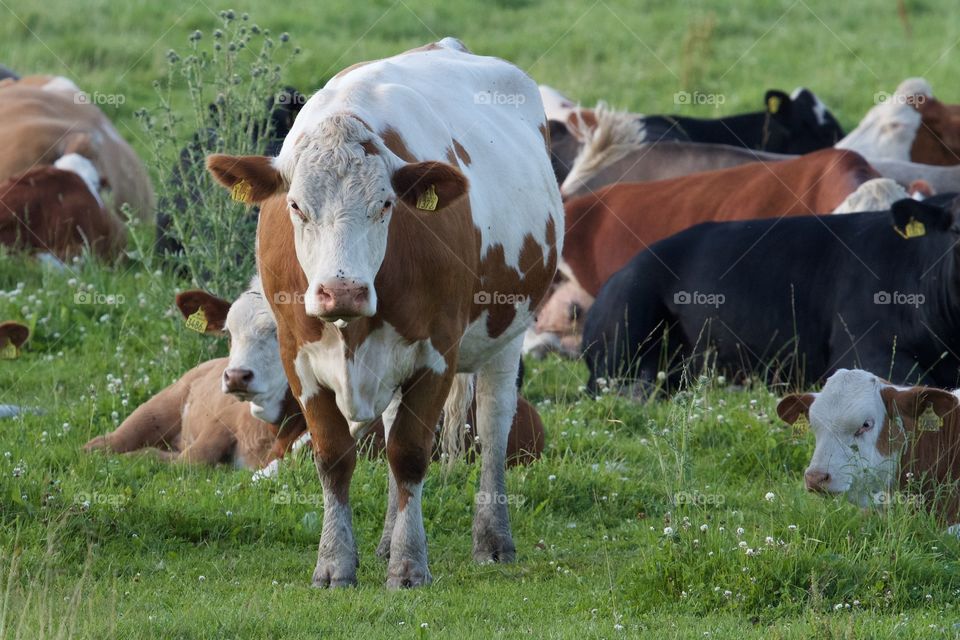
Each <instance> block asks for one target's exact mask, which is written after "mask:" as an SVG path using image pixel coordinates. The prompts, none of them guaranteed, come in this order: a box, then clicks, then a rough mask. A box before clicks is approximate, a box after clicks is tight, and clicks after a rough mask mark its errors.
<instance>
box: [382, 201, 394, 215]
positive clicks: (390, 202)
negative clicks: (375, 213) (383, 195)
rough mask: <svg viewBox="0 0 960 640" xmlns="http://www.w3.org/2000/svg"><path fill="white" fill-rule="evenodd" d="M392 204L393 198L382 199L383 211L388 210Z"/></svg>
mask: <svg viewBox="0 0 960 640" xmlns="http://www.w3.org/2000/svg"><path fill="white" fill-rule="evenodd" d="M392 206H393V200H384V201H383V212H384V213H386V212H387V211H390V207H392Z"/></svg>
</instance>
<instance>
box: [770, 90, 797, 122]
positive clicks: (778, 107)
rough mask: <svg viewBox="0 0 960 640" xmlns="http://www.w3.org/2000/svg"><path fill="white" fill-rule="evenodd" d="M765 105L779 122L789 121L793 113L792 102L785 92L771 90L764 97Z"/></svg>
mask: <svg viewBox="0 0 960 640" xmlns="http://www.w3.org/2000/svg"><path fill="white" fill-rule="evenodd" d="M763 104H764V105H765V106H766V111H767V113H769V114H770V115H771V116H773V117H775V118H777V119H779V120H788V119H789V118H790V112H791V106H792V105H791V100H790V96H788V95H787V94H786V93H784V92H783V91H780V90H778V89H770V90H769V91H767V94H766V95H765V96H764V97H763Z"/></svg>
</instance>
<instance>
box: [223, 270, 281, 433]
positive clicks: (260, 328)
mask: <svg viewBox="0 0 960 640" xmlns="http://www.w3.org/2000/svg"><path fill="white" fill-rule="evenodd" d="M225 328H226V330H227V332H228V333H229V334H230V362H229V364H228V365H227V368H226V369H225V370H224V372H223V382H222V388H223V392H224V393H231V394H233V395H235V396H236V397H238V398H240V399H242V400H247V401H249V402H250V405H251V406H250V411H251V413H252V414H253V415H254V417H256V418H259V419H260V420H264V421H266V422H271V423H277V422H278V421H279V420H280V417H281V414H282V412H283V404H284V399H285V397H286V394H287V388H288V384H287V376H286V373H285V372H284V370H283V363H282V362H281V361H280V343H279V342H278V341H277V323H276V320H275V319H274V317H273V314H272V313H271V312H270V306H269V305H268V304H267V301H266V299H265V298H264V296H263V293H262V292H260V291H259V287H258V288H256V289H251V290H249V291H245V292H244V293H243V294H242V295H241V296H240V297H239V298H237V300H236V301H235V302H234V303H233V304H232V305H231V306H230V311H229V312H228V313H227V318H226V326H225Z"/></svg>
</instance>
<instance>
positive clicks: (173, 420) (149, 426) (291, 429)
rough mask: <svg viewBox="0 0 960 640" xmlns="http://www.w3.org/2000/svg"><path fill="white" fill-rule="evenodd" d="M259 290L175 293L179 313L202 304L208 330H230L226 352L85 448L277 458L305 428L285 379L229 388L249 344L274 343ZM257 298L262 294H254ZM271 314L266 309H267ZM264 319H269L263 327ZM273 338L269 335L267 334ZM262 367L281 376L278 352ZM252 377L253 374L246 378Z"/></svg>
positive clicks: (257, 463) (250, 461)
mask: <svg viewBox="0 0 960 640" xmlns="http://www.w3.org/2000/svg"><path fill="white" fill-rule="evenodd" d="M258 295H259V294H258V293H257V292H255V291H254V292H249V291H248V292H246V293H244V294H243V295H241V296H240V298H239V299H238V300H237V301H236V302H235V303H234V304H233V305H231V304H230V303H228V302H226V301H224V300H220V299H219V298H214V297H212V296H209V295H208V294H205V293H203V292H200V291H186V292H184V293H182V294H180V295H179V296H177V306H178V307H179V308H180V311H181V312H182V313H183V314H184V316H190V315H192V314H194V313H196V311H197V310H198V309H200V308H202V309H203V310H204V315H205V318H206V321H207V324H206V331H207V332H208V333H214V334H220V333H222V332H224V331H229V332H230V335H231V337H232V338H233V340H232V342H231V348H230V357H229V358H217V359H215V360H209V361H207V362H204V363H202V364H200V365H198V366H196V367H194V368H193V369H191V370H190V371H188V372H187V373H186V374H184V375H183V376H182V377H181V378H180V379H179V380H177V381H176V382H174V383H173V384H172V385H170V386H169V387H167V388H165V389H164V390H163V391H161V392H160V393H158V394H157V395H155V396H153V397H152V398H151V399H150V400H148V401H147V402H145V403H143V404H142V405H140V406H139V407H137V409H136V410H135V411H134V412H133V413H131V414H130V416H128V417H127V419H126V420H124V421H123V423H122V424H121V425H120V426H119V427H118V428H117V429H116V430H114V431H113V432H111V433H108V434H106V435H103V436H98V437H96V438H94V439H92V440H90V442H88V443H87V444H86V445H84V449H85V450H87V451H91V450H95V449H108V450H110V451H113V452H115V453H130V452H133V451H138V450H141V449H150V450H151V451H152V453H154V454H156V455H157V456H158V457H160V458H161V459H163V460H169V461H171V462H182V463H194V464H220V463H227V464H232V465H234V466H236V467H242V468H247V469H261V468H263V467H264V466H266V465H268V464H270V463H271V462H272V461H274V460H277V459H279V458H282V457H283V456H284V454H285V453H286V452H287V451H289V449H290V448H291V447H292V445H293V443H294V442H295V441H296V439H297V438H298V437H299V436H300V435H302V434H303V432H304V431H305V430H306V423H305V422H304V420H303V416H302V414H301V412H300V408H299V406H298V405H297V403H296V401H295V400H294V399H293V396H292V395H290V393H289V392H288V391H287V387H286V384H285V380H284V384H283V385H282V388H281V392H280V393H276V392H275V391H276V390H275V388H274V385H271V384H270V383H269V382H261V381H260V380H258V381H257V383H258V386H252V385H250V386H248V387H246V388H245V389H244V390H243V391H242V392H240V391H238V390H236V389H234V388H231V384H230V380H231V375H230V372H231V371H236V368H237V367H236V362H237V360H238V359H239V360H243V359H244V358H246V357H248V355H249V351H250V350H251V349H253V350H254V351H260V352H265V353H269V352H270V349H271V348H272V349H273V352H274V353H277V352H278V350H279V345H278V343H277V341H276V334H275V333H271V332H270V329H269V325H270V324H271V323H270V322H269V321H267V322H259V323H258V322H257V319H258V318H257V316H258V315H262V309H263V308H264V307H265V305H264V304H263V303H262V302H258V299H257V296H258ZM259 297H260V300H262V295H259ZM267 313H268V314H269V312H267ZM264 325H267V327H266V330H264ZM271 339H272V342H271ZM274 359H275V360H276V363H275V365H274V367H273V370H272V371H271V367H270V362H269V361H268V362H266V363H264V365H263V366H262V367H261V368H260V373H261V375H262V377H264V378H268V377H269V376H270V374H271V373H279V375H280V376H281V377H282V376H283V370H282V368H281V367H280V365H279V358H276V357H275V358H274ZM251 382H252V380H251Z"/></svg>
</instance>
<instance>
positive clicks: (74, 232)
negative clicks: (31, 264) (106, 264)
mask: <svg viewBox="0 0 960 640" xmlns="http://www.w3.org/2000/svg"><path fill="white" fill-rule="evenodd" d="M99 189H100V177H99V174H98V173H97V170H96V168H95V167H94V166H93V163H92V162H90V160H88V159H87V158H85V157H83V156H81V155H78V154H76V153H71V154H67V155H65V156H63V157H61V158H59V159H58V160H57V161H56V162H54V164H53V166H40V167H34V168H33V169H29V170H27V171H25V172H23V173H20V174H18V175H15V176H13V177H11V178H8V179H7V180H4V181H0V244H3V245H5V246H7V247H12V248H17V249H22V250H28V251H35V252H47V253H51V254H53V255H55V256H56V257H57V258H60V259H61V260H65V259H68V258H71V257H73V256H75V255H77V254H79V253H80V252H81V251H83V249H84V248H85V247H89V248H90V249H91V250H92V251H93V253H94V254H95V255H97V256H99V257H101V258H104V259H110V258H113V257H115V256H117V255H118V254H119V253H120V251H121V250H122V249H123V247H124V245H125V244H126V238H127V233H126V225H124V224H123V222H121V221H120V219H119V218H117V217H116V216H115V215H113V214H112V213H110V212H109V211H108V210H107V209H106V208H105V207H104V204H103V200H102V199H101V198H100V191H99Z"/></svg>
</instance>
